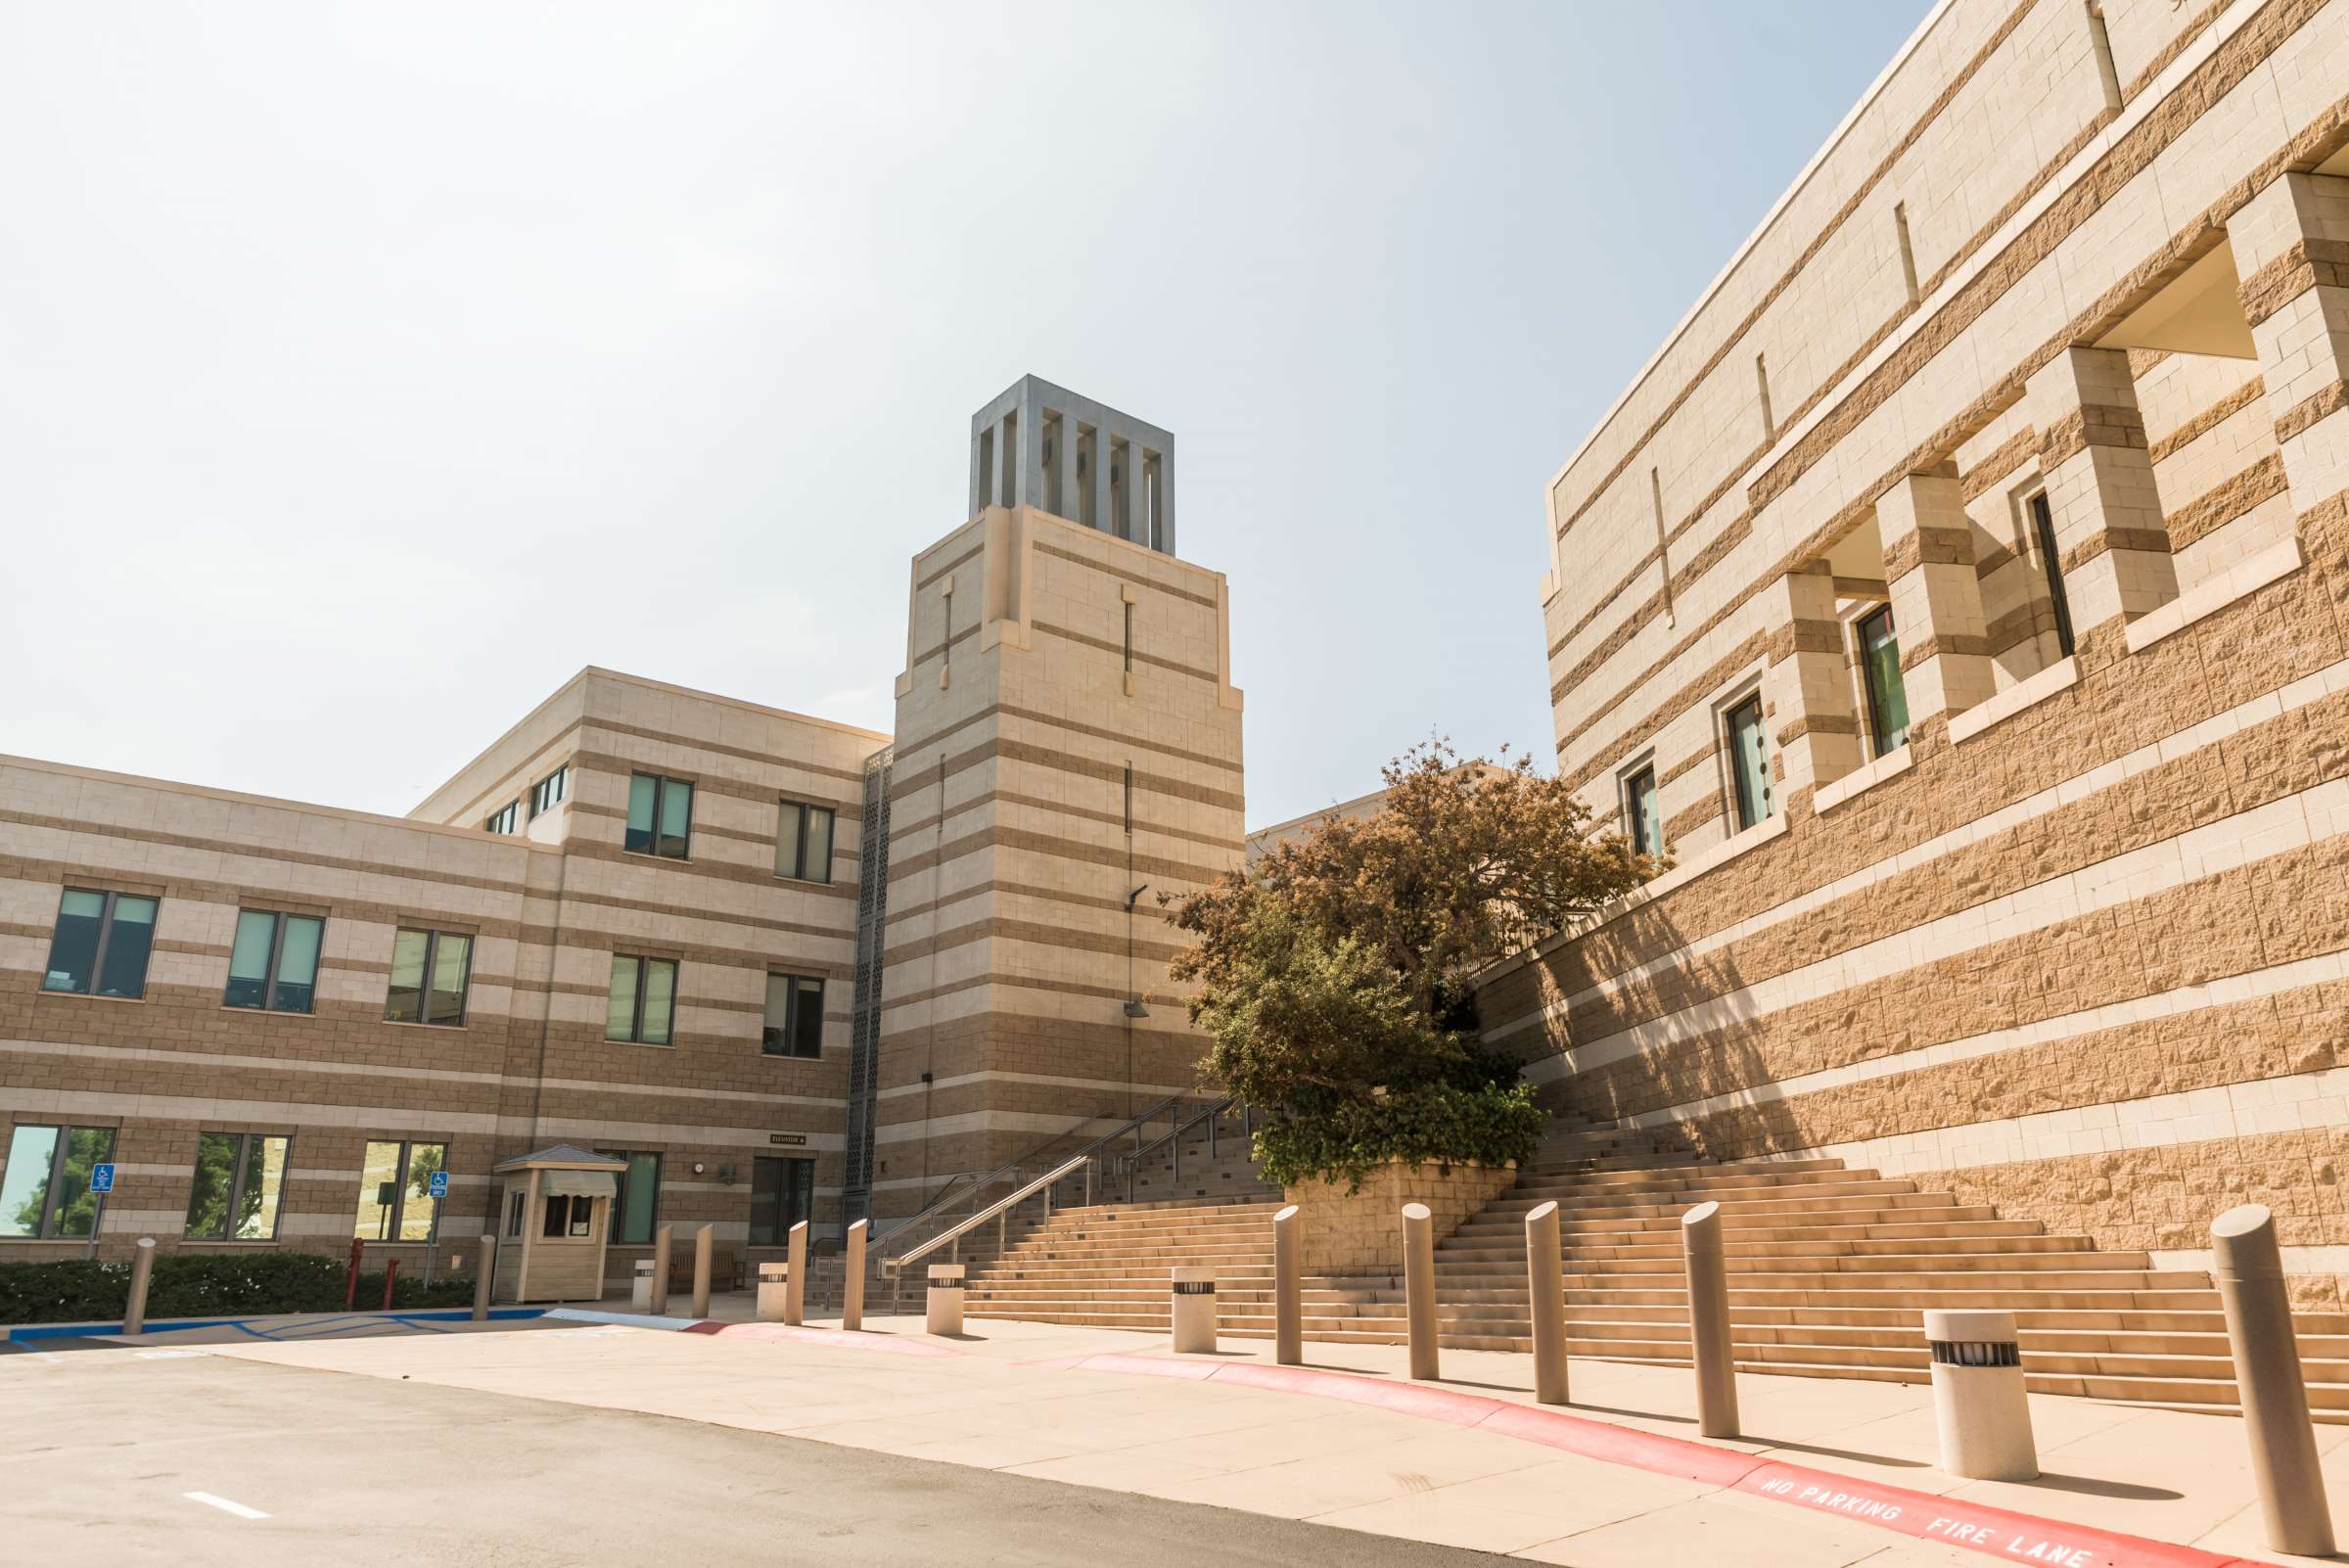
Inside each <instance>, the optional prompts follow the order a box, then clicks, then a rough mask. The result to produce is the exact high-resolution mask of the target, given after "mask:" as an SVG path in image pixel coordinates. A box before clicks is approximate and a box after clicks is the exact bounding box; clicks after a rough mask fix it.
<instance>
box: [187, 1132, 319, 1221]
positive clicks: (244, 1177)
mask: <svg viewBox="0 0 2349 1568" xmlns="http://www.w3.org/2000/svg"><path fill="white" fill-rule="evenodd" d="M292 1143H293V1139H292V1138H290V1137H288V1136H287V1135H286V1134H284V1133H282V1132H200V1133H198V1134H197V1137H196V1177H195V1179H194V1180H193V1181H192V1182H190V1183H189V1186H188V1228H187V1237H188V1239H189V1240H190V1241H275V1240H276V1239H277V1214H278V1205H279V1202H280V1200H282V1199H283V1198H284V1196H285V1190H286V1150H287V1149H288V1148H289V1147H291V1146H292Z"/></svg>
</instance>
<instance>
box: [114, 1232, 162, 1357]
mask: <svg viewBox="0 0 2349 1568" xmlns="http://www.w3.org/2000/svg"><path fill="white" fill-rule="evenodd" d="M154 1275H155V1238H154V1237H153V1236H141V1237H140V1238H139V1246H138V1250H137V1251H136V1252H134V1253H132V1254H131V1255H130V1295H129V1296H128V1297H127V1298H126V1299H125V1300H124V1301H123V1303H122V1332H123V1333H124V1334H125V1335H131V1334H137V1333H141V1332H144V1331H145V1329H146V1327H147V1283H148V1281H149V1280H150V1279H152V1278H153V1277H154Z"/></svg>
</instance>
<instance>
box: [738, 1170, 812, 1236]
mask: <svg viewBox="0 0 2349 1568" xmlns="http://www.w3.org/2000/svg"><path fill="white" fill-rule="evenodd" d="M814 1209H815V1162H814V1161H813V1160H770V1159H767V1158H765V1157H764V1156H759V1157H755V1158H754V1159H753V1160H752V1161H751V1245H752V1246H754V1247H780V1246H782V1245H783V1244H784V1243H785V1242H786V1241H789V1240H790V1239H791V1227H792V1226H793V1225H796V1224H798V1223H799V1222H801V1221H803V1220H806V1219H807V1218H808V1217H809V1216H810V1215H811V1214H812V1213H813V1212H814Z"/></svg>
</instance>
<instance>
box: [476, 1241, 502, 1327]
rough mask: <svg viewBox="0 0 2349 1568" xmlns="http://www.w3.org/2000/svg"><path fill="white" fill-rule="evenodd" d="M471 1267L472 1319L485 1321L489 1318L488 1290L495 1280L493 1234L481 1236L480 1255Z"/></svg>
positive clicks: (495, 1252)
mask: <svg viewBox="0 0 2349 1568" xmlns="http://www.w3.org/2000/svg"><path fill="white" fill-rule="evenodd" d="M473 1267H474V1273H473V1320H474V1321H475V1322H477V1323H485V1322H487V1321H488V1320H489V1290H490V1287H491V1286H492V1285H493V1284H495V1283H496V1280H497V1238H496V1237H495V1236H492V1235H486V1234H484V1236H483V1237H482V1251H481V1256H480V1257H479V1258H476V1259H475V1260H474V1266H473Z"/></svg>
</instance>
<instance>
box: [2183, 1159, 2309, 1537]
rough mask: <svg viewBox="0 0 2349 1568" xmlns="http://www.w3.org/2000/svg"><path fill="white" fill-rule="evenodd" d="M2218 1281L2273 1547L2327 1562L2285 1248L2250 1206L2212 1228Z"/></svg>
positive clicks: (2270, 1219)
mask: <svg viewBox="0 0 2349 1568" xmlns="http://www.w3.org/2000/svg"><path fill="white" fill-rule="evenodd" d="M2210 1240H2211V1254H2212V1256H2211V1270H2210V1275H2211V1278H2212V1279H2213V1280H2214V1281H2216V1282H2217V1284H2218V1287H2219V1301H2220V1304H2221V1305H2222V1306H2223V1307H2224V1308H2225V1309H2226V1311H2227V1340H2228V1344H2229V1345H2230V1346H2231V1347H2232V1348H2233V1350H2234V1386H2235V1398H2237V1399H2238V1400H2240V1401H2241V1402H2242V1407H2243V1433H2244V1435H2245V1436H2246V1437H2248V1438H2249V1439H2250V1440H2251V1481H2252V1485H2253V1486H2254V1487H2255V1488H2256V1489H2257V1491H2258V1493H2259V1512H2260V1517H2261V1519H2262V1520H2264V1521H2265V1522H2266V1524H2267V1530H2268V1545H2269V1546H2270V1547H2272V1548H2274V1549H2275V1550H2277V1551H2290V1552H2297V1553H2299V1554H2300V1555H2302V1556H2305V1557H2324V1556H2328V1555H2330V1554H2331V1551H2332V1510H2331V1508H2330V1506H2329V1505H2328V1504H2327V1503H2326V1499H2325V1477H2324V1473H2323V1472H2322V1471H2320V1470H2319V1469H2318V1467H2317V1439H2316V1433H2315V1432H2314V1431H2313V1430H2312V1429H2311V1428H2310V1426H2309V1422H2308V1387H2307V1385H2306V1384H2305V1383H2303V1382H2302V1381H2301V1377H2300V1344H2299V1341H2298V1340H2297V1339H2295V1338H2294V1337H2293V1331H2292V1303H2291V1295H2290V1293H2289V1291H2288V1290H2287V1289H2286V1288H2285V1286H2284V1282H2283V1259H2282V1256H2281V1254H2280V1252H2279V1251H2278V1250H2277V1245H2276V1221H2275V1217H2274V1216H2272V1215H2270V1214H2269V1213H2268V1211H2267V1209H2266V1208H2265V1207H2263V1206H2262V1205H2260V1204H2256V1203H2246V1204H2243V1205H2241V1206H2240V1207H2238V1208H2234V1209H2230V1210H2228V1211H2227V1212H2226V1213H2225V1214H2223V1215H2221V1216H2219V1217H2218V1219H2216V1220H2215V1221H2213V1222H2211V1226H2210Z"/></svg>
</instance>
